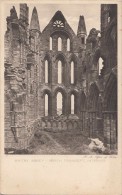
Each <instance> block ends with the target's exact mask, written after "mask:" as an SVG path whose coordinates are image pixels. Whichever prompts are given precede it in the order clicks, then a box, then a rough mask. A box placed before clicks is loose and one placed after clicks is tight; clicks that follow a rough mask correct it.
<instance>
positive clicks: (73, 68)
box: [71, 61, 75, 84]
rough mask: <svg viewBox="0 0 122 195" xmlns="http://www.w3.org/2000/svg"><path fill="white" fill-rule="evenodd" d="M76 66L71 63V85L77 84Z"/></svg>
mask: <svg viewBox="0 0 122 195" xmlns="http://www.w3.org/2000/svg"><path fill="white" fill-rule="evenodd" d="M74 75H75V66H74V62H73V61H72V62H71V84H74V82H75V78H74V77H75V76H74Z"/></svg>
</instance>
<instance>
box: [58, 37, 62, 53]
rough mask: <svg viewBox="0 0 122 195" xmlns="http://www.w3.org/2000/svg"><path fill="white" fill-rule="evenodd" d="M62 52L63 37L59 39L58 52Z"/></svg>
mask: <svg viewBox="0 0 122 195" xmlns="http://www.w3.org/2000/svg"><path fill="white" fill-rule="evenodd" d="M61 50H62V39H61V37H58V51H61Z"/></svg>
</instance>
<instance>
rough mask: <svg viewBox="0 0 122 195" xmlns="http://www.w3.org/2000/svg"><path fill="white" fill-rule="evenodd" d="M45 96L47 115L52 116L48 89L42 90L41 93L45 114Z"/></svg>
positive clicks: (50, 96)
mask: <svg viewBox="0 0 122 195" xmlns="http://www.w3.org/2000/svg"><path fill="white" fill-rule="evenodd" d="M45 95H48V115H49V116H51V115H52V93H51V91H50V90H49V89H44V90H43V91H42V100H43V101H42V104H43V106H44V113H45Z"/></svg>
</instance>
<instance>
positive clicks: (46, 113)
mask: <svg viewBox="0 0 122 195" xmlns="http://www.w3.org/2000/svg"><path fill="white" fill-rule="evenodd" d="M48 98H49V97H48V94H45V116H48V113H49V109H48Z"/></svg>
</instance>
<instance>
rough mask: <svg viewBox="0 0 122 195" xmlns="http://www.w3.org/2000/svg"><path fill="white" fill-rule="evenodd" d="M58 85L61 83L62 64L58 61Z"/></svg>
mask: <svg viewBox="0 0 122 195" xmlns="http://www.w3.org/2000/svg"><path fill="white" fill-rule="evenodd" d="M58 83H59V84H61V83H62V62H61V61H60V60H59V61H58Z"/></svg>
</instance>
